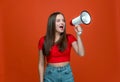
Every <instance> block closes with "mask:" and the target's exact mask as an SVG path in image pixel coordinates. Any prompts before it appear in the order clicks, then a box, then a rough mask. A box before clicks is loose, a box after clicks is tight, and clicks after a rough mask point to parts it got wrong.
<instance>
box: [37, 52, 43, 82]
mask: <svg viewBox="0 0 120 82" xmlns="http://www.w3.org/2000/svg"><path fill="white" fill-rule="evenodd" d="M38 70H39V76H40V82H43V74H44V56H43V53H42V50H40V51H39V64H38Z"/></svg>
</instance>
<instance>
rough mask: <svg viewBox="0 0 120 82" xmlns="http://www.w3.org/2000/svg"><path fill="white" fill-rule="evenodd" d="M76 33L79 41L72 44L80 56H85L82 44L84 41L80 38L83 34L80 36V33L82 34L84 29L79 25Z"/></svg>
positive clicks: (76, 27)
mask: <svg viewBox="0 0 120 82" xmlns="http://www.w3.org/2000/svg"><path fill="white" fill-rule="evenodd" d="M75 32H76V37H77V41H74V42H73V43H72V46H73V49H74V50H75V51H76V53H77V54H79V55H80V56H84V46H83V43H82V39H81V37H80V35H81V34H78V32H82V28H81V27H80V26H79V25H77V26H75Z"/></svg>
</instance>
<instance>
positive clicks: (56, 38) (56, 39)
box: [55, 33, 60, 42]
mask: <svg viewBox="0 0 120 82" xmlns="http://www.w3.org/2000/svg"><path fill="white" fill-rule="evenodd" d="M59 38H60V34H59V33H56V34H55V42H57V41H58V40H59Z"/></svg>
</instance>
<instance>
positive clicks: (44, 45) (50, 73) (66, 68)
mask: <svg viewBox="0 0 120 82" xmlns="http://www.w3.org/2000/svg"><path fill="white" fill-rule="evenodd" d="M74 30H75V32H76V38H75V37H74V36H73V35H72V34H66V23H65V17H64V15H63V14H62V13H60V12H54V13H53V14H51V15H50V16H49V18H48V24H47V32H46V35H45V36H43V37H41V38H40V40H39V45H38V48H39V74H40V82H74V78H73V74H72V71H71V67H70V51H71V47H73V49H74V50H75V52H76V53H77V54H79V55H80V56H84V47H83V44H82V40H81V38H80V35H81V33H82V28H81V27H80V25H76V26H75V27H74ZM45 59H46V60H47V64H46V69H45V68H44V67H45V66H44V65H45ZM44 69H45V71H44Z"/></svg>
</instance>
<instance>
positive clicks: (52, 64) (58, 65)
mask: <svg viewBox="0 0 120 82" xmlns="http://www.w3.org/2000/svg"><path fill="white" fill-rule="evenodd" d="M69 63H70V62H69V61H67V62H60V63H48V64H49V65H51V66H54V67H63V66H65V65H67V64H69Z"/></svg>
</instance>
